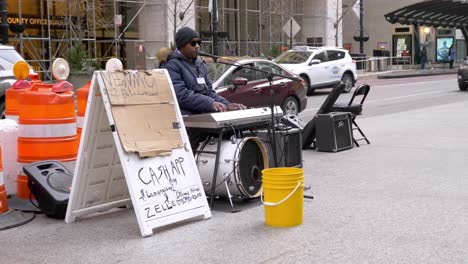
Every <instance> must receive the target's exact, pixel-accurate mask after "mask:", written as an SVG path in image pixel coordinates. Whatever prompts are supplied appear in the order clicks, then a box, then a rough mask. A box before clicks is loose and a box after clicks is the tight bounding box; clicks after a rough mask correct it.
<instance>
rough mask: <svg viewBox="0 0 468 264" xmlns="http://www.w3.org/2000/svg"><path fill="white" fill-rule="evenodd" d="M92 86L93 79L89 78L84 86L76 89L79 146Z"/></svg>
mask: <svg viewBox="0 0 468 264" xmlns="http://www.w3.org/2000/svg"><path fill="white" fill-rule="evenodd" d="M90 86H91V80H89V81H88V82H87V83H86V84H85V85H84V86H83V87H81V88H80V89H78V90H77V91H76V97H77V101H78V103H77V104H78V111H77V112H76V127H77V134H78V146H79V145H80V139H81V131H82V130H83V124H84V118H85V113H86V104H87V103H88V94H89V87H90Z"/></svg>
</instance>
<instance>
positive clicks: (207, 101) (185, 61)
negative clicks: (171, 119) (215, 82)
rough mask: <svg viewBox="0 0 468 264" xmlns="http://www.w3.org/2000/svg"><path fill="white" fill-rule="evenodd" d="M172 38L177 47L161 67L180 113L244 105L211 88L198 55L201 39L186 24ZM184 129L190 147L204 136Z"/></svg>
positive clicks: (210, 110)
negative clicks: (165, 70) (173, 93)
mask: <svg viewBox="0 0 468 264" xmlns="http://www.w3.org/2000/svg"><path fill="white" fill-rule="evenodd" d="M175 41H176V46H177V50H176V51H175V52H172V53H171V54H170V55H169V56H168V57H167V62H166V64H165V65H164V67H165V68H166V69H167V71H168V72H169V75H170V76H171V80H172V84H173V86H174V90H175V93H176V96H177V101H178V102H179V107H180V111H181V112H182V114H183V115H192V114H202V113H210V112H224V111H230V110H242V109H245V108H246V107H245V106H244V105H242V104H235V103H230V102H228V101H227V100H226V99H225V98H223V97H221V96H219V95H218V94H217V93H216V92H215V91H214V90H213V87H212V84H211V81H210V79H209V78H208V67H207V66H206V64H205V62H203V61H202V60H201V59H199V58H198V50H199V49H200V44H201V39H200V37H199V36H198V33H197V32H195V31H194V30H193V29H191V28H189V27H183V28H181V29H179V30H178V31H177V33H176V39H175ZM187 132H188V134H189V138H190V143H191V145H192V149H193V150H196V148H197V147H198V143H199V142H200V141H201V140H203V139H204V138H203V137H204V136H205V135H203V134H202V133H200V132H199V131H197V130H195V129H188V130H187Z"/></svg>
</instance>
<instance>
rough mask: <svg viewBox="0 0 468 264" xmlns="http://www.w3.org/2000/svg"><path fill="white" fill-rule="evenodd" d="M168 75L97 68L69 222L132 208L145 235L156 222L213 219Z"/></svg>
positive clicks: (73, 189)
mask: <svg viewBox="0 0 468 264" xmlns="http://www.w3.org/2000/svg"><path fill="white" fill-rule="evenodd" d="M116 80H119V81H116ZM135 80H140V81H138V82H137V81H135ZM168 80H169V75H168V74H167V72H166V71H165V70H153V71H151V72H136V71H132V72H126V73H123V72H119V73H109V72H95V74H94V76H93V80H92V82H91V87H90V90H89V93H90V94H89V97H88V106H87V109H86V115H85V121H84V126H83V132H82V138H81V143H80V148H79V153H78V159H77V165H76V167H75V173H74V178H73V184H72V191H71V194H70V200H69V204H68V209H67V215H66V218H65V221H66V222H67V223H71V222H74V221H75V220H76V219H77V218H78V217H81V216H84V215H88V214H90V213H95V212H99V211H102V210H106V209H110V208H114V207H118V206H122V205H127V206H130V205H133V208H134V210H135V215H136V217H137V220H138V224H139V227H140V231H141V235H142V236H150V235H152V234H153V229H154V228H157V227H161V226H164V225H168V224H172V223H175V222H179V221H183V220H186V219H190V218H195V217H199V218H204V219H206V218H210V217H211V213H210V210H209V207H208V203H207V200H206V196H205V193H204V191H203V186H202V183H201V180H200V176H199V174H198V169H197V166H196V163H195V159H194V157H193V154H192V150H191V147H190V143H189V139H188V136H187V133H186V131H185V127H184V123H183V120H182V116H181V113H180V110H179V107H178V104H177V100H176V97H175V94H174V93H173V88H172V84H171V82H169V81H168ZM135 83H138V85H136V84H135ZM128 85H130V86H128ZM131 85H134V86H131ZM128 87H131V89H129V88H128ZM123 91H125V92H123ZM110 93H112V95H111V94H110ZM112 100H113V102H112ZM173 123H176V124H177V126H175V125H173ZM166 130H167V131H166ZM169 130H170V131H169ZM168 131H169V132H168ZM126 144H127V147H129V148H128V149H127V148H125V145H126ZM142 153H145V154H146V155H144V156H145V157H146V158H141V157H140V156H141V154H142ZM148 153H149V154H148ZM163 154H164V155H163Z"/></svg>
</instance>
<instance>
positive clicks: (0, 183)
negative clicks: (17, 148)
mask: <svg viewBox="0 0 468 264" xmlns="http://www.w3.org/2000/svg"><path fill="white" fill-rule="evenodd" d="M4 184H5V179H3V171H0V185H4Z"/></svg>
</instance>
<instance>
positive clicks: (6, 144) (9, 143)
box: [0, 119, 18, 194]
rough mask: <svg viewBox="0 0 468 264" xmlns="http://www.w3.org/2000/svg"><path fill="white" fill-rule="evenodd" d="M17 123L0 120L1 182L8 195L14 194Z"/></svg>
mask: <svg viewBox="0 0 468 264" xmlns="http://www.w3.org/2000/svg"><path fill="white" fill-rule="evenodd" d="M17 141H18V123H17V122H16V121H13V120H10V119H2V120H0V146H2V152H3V182H4V183H5V187H6V190H7V193H8V194H15V193H16V178H17V176H18V174H17V157H18V142H17Z"/></svg>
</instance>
